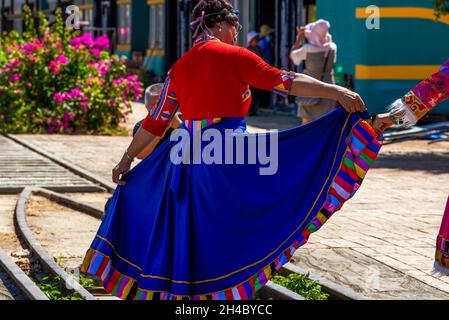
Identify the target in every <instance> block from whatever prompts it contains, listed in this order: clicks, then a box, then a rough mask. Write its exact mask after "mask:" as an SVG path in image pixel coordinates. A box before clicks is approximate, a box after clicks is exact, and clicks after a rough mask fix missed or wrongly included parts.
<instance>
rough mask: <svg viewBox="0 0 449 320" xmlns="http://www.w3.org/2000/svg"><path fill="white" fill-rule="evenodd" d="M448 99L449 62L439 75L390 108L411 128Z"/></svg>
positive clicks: (407, 94)
mask: <svg viewBox="0 0 449 320" xmlns="http://www.w3.org/2000/svg"><path fill="white" fill-rule="evenodd" d="M448 98H449V60H447V61H446V62H445V63H444V64H443V65H442V66H441V68H440V70H439V71H438V72H437V73H434V74H433V75H432V76H431V77H429V78H427V79H425V80H424V81H422V82H420V83H419V84H418V85H417V86H416V87H414V88H413V89H412V90H410V91H409V92H407V93H406V94H405V95H404V96H403V97H402V99H398V100H396V101H395V102H394V103H393V104H392V105H391V106H390V112H391V114H392V116H393V117H395V118H396V119H398V120H399V121H400V122H401V123H402V124H404V125H405V126H410V125H413V124H415V123H416V122H418V120H419V119H421V118H422V117H424V116H425V115H426V114H427V113H428V112H430V111H431V110H432V109H433V108H434V107H436V106H437V105H438V104H440V103H441V102H443V101H444V100H446V99H448Z"/></svg>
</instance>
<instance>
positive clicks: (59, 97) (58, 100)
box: [53, 92, 66, 104]
mask: <svg viewBox="0 0 449 320" xmlns="http://www.w3.org/2000/svg"><path fill="white" fill-rule="evenodd" d="M53 98H54V99H55V101H56V103H57V104H61V103H63V102H64V101H65V100H66V98H65V97H64V95H63V94H62V93H61V92H56V93H55V95H54V96H53Z"/></svg>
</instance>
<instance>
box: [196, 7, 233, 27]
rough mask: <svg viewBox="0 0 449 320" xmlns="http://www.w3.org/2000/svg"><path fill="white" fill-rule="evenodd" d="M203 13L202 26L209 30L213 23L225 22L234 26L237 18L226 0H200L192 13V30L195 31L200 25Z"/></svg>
mask: <svg viewBox="0 0 449 320" xmlns="http://www.w3.org/2000/svg"><path fill="white" fill-rule="evenodd" d="M203 12H204V24H205V25H206V27H207V28H211V27H213V26H214V24H215V23H218V22H222V21H226V22H229V23H231V24H236V23H237V22H238V21H239V18H238V16H237V14H236V12H235V11H234V8H233V7H232V5H231V4H230V3H229V2H228V1H226V0H200V1H199V2H198V4H197V5H196V6H195V7H194V8H193V11H192V25H191V26H192V30H197V29H198V27H199V25H200V24H201V23H202V21H201V17H202V16H203Z"/></svg>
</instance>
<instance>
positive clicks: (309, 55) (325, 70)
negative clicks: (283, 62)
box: [290, 19, 337, 124]
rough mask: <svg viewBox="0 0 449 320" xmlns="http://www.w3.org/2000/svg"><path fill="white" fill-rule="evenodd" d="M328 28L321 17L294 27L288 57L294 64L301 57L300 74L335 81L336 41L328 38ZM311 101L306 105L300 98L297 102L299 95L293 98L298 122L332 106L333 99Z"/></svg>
mask: <svg viewBox="0 0 449 320" xmlns="http://www.w3.org/2000/svg"><path fill="white" fill-rule="evenodd" d="M329 29H330V23H329V22H328V21H326V20H322V19H320V20H317V21H316V22H313V23H309V24H308V25H306V26H305V27H297V37H296V42H295V44H294V45H293V46H292V48H291V52H290V58H291V60H292V61H293V63H294V64H295V65H297V66H299V65H300V64H301V63H302V62H303V61H305V69H304V74H306V75H308V76H311V77H313V78H315V79H318V80H321V81H323V82H326V83H331V84H335V79H334V71H333V66H334V63H335V62H336V61H337V45H336V44H335V43H334V42H333V41H332V36H331V34H330V33H329ZM306 40H307V42H306ZM311 101H312V100H309V101H308V103H307V105H305V102H304V101H303V103H302V105H301V98H299V99H297V102H298V117H300V118H302V124H306V123H308V122H310V121H313V120H315V119H318V118H319V117H321V116H323V115H325V114H326V113H328V112H330V111H332V110H334V109H335V107H336V103H335V101H334V100H329V99H315V100H313V102H314V103H310V102H311Z"/></svg>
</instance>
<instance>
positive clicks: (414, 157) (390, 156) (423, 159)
mask: <svg viewBox="0 0 449 320" xmlns="http://www.w3.org/2000/svg"><path fill="white" fill-rule="evenodd" d="M373 168H384V169H401V170H407V171H427V172H430V173H434V174H443V173H449V153H447V154H446V153H443V154H441V153H404V154H400V153H385V154H381V155H380V156H379V158H378V159H377V160H376V162H375V163H374V165H373Z"/></svg>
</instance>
